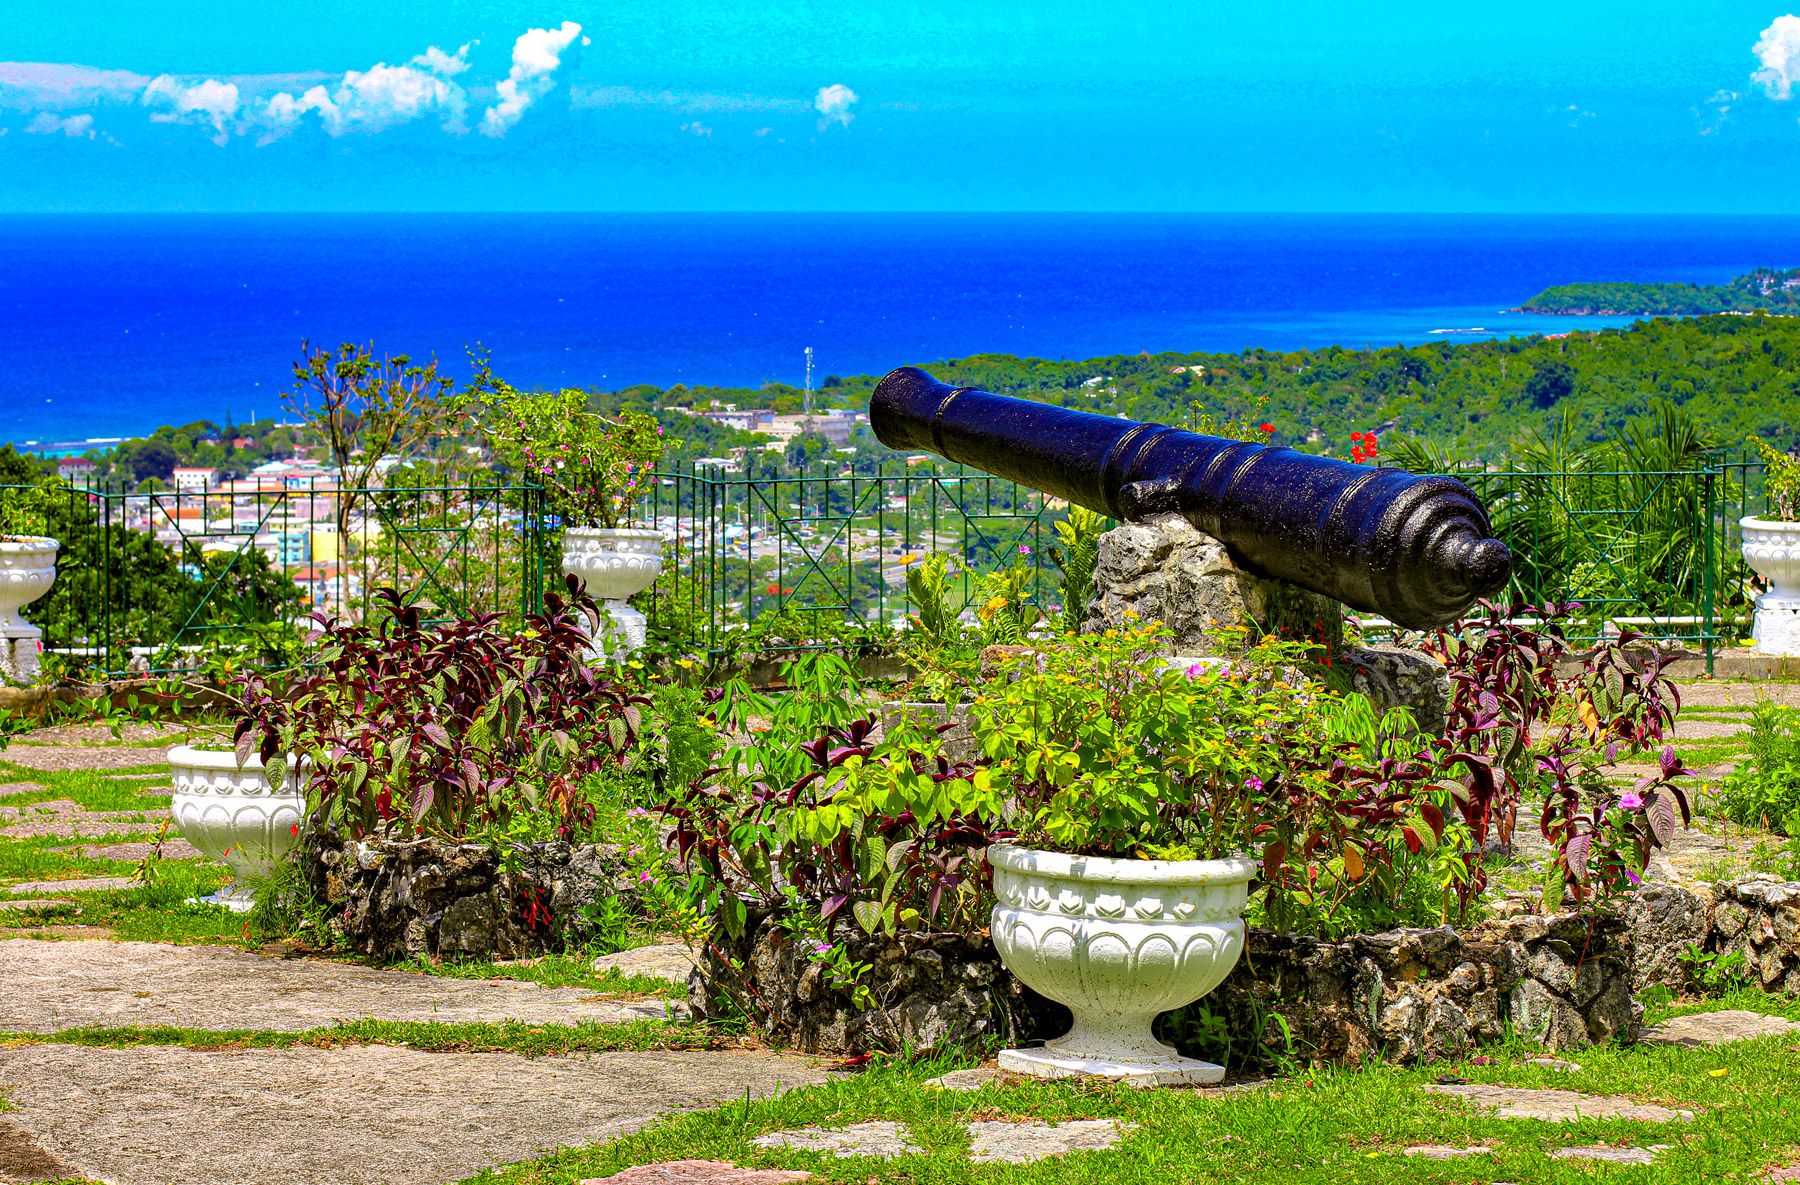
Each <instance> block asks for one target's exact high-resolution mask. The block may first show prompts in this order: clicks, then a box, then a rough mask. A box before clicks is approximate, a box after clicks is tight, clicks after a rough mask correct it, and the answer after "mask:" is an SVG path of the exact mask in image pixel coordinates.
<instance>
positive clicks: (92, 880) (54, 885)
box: [0, 876, 137, 897]
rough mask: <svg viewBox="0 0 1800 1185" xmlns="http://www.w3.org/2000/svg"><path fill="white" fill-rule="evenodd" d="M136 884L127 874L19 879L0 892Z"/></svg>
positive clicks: (83, 889)
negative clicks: (33, 879) (54, 879)
mask: <svg viewBox="0 0 1800 1185" xmlns="http://www.w3.org/2000/svg"><path fill="white" fill-rule="evenodd" d="M136 884H137V882H136V881H134V880H132V879H131V878H130V877H128V876H95V877H88V878H86V879H81V880H66V881H21V882H19V883H18V884H16V885H8V886H7V887H6V888H4V889H0V893H10V894H12V895H13V896H15V897H17V896H21V895H23V894H26V893H99V892H102V891H105V890H108V889H129V888H131V887H132V886H134V885H136Z"/></svg>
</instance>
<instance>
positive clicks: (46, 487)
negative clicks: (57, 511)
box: [0, 480, 56, 539]
mask: <svg viewBox="0 0 1800 1185" xmlns="http://www.w3.org/2000/svg"><path fill="white" fill-rule="evenodd" d="M55 489H56V483H54V482H51V481H49V480H44V481H38V482H34V483H33V484H31V485H23V486H0V539H30V538H39V537H42V536H45V535H48V534H49V533H50V514H51V511H52V510H53V509H54V508H55V496H54V493H53V491H54V490H55Z"/></svg>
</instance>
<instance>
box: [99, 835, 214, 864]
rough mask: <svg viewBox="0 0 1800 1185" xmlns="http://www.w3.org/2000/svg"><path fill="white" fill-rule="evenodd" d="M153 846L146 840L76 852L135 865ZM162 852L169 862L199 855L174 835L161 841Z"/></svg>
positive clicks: (103, 845) (106, 845)
mask: <svg viewBox="0 0 1800 1185" xmlns="http://www.w3.org/2000/svg"><path fill="white" fill-rule="evenodd" d="M154 846H155V845H154V844H152V843H150V842H149V841H148V840H138V841H135V842H132V843H112V844H98V845H94V846H90V847H85V848H77V849H76V851H77V852H79V853H80V854H81V855H83V856H92V857H94V858H95V859H96V860H123V861H125V862H126V863H127V864H136V863H137V862H138V861H139V860H142V859H143V858H144V857H145V856H148V855H149V854H150V849H151V848H152V847H154ZM162 852H163V856H164V857H165V858H166V859H169V860H192V859H194V858H196V857H198V856H199V855H201V852H200V849H199V848H197V847H195V846H194V845H193V844H191V843H189V842H188V841H187V840H185V839H183V838H181V836H179V835H175V834H170V835H169V836H168V838H166V839H164V840H163V846H162Z"/></svg>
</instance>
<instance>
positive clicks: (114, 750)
mask: <svg viewBox="0 0 1800 1185" xmlns="http://www.w3.org/2000/svg"><path fill="white" fill-rule="evenodd" d="M168 760H169V755H168V750H166V749H162V748H154V749H137V748H131V747H120V746H109V745H20V744H12V745H8V746H7V747H6V749H5V751H4V752H0V761H5V762H9V763H10V764H12V765H19V766H23V767H25V768H26V769H37V770H43V771H44V772H45V773H64V772H67V771H68V770H72V769H132V768H134V767H137V766H144V765H167V764H168Z"/></svg>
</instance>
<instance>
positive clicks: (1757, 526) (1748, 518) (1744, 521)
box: [1738, 514, 1800, 531]
mask: <svg viewBox="0 0 1800 1185" xmlns="http://www.w3.org/2000/svg"><path fill="white" fill-rule="evenodd" d="M1738 526H1739V527H1742V528H1743V529H1744V530H1746V531H1800V519H1787V518H1763V517H1762V516H1761V515H1756V514H1747V515H1745V516H1744V517H1743V518H1740V519H1738Z"/></svg>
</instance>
